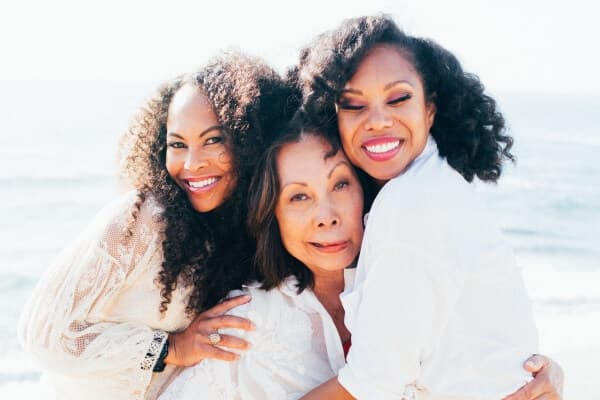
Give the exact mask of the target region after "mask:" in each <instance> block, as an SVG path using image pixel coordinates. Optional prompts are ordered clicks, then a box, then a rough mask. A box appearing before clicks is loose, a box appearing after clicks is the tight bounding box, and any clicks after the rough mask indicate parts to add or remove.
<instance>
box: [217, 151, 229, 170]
mask: <svg viewBox="0 0 600 400" xmlns="http://www.w3.org/2000/svg"><path fill="white" fill-rule="evenodd" d="M215 161H216V164H217V166H218V167H219V169H220V170H222V171H223V172H225V173H228V172H231V171H232V169H233V162H232V161H233V155H232V154H231V152H230V151H228V150H226V149H224V150H222V151H220V152H219V153H216V154H215Z"/></svg>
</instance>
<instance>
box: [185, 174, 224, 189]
mask: <svg viewBox="0 0 600 400" xmlns="http://www.w3.org/2000/svg"><path fill="white" fill-rule="evenodd" d="M220 179H221V177H218V176H211V177H209V178H205V179H202V180H193V181H192V180H186V181H185V183H186V186H187V187H188V189H189V190H190V191H191V192H194V193H197V192H205V191H208V190H210V189H212V188H213V187H214V186H215V185H216V184H217V182H218V181H219V180H220Z"/></svg>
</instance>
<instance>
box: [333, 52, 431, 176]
mask: <svg viewBox="0 0 600 400" xmlns="http://www.w3.org/2000/svg"><path fill="white" fill-rule="evenodd" d="M337 107H338V113H337V118H338V127H339V131H340V137H341V142H342V146H343V148H344V151H345V152H346V155H347V156H348V158H349V159H350V161H352V163H353V164H354V165H356V166H357V167H359V168H361V169H362V170H364V171H365V172H366V173H367V174H369V175H370V176H371V177H373V178H375V179H377V180H379V181H382V182H385V181H387V180H389V179H391V178H393V177H395V176H398V175H399V174H401V173H402V172H404V170H405V169H406V167H407V166H408V164H410V162H411V161H413V160H414V159H415V158H416V157H417V156H418V155H419V154H420V153H421V152H422V151H423V149H424V147H425V144H426V143H427V138H428V136H429V129H430V128H431V125H432V124H433V118H434V115H435V106H434V105H433V104H430V103H427V102H426V100H425V93H424V91H423V85H422V83H421V77H420V76H419V74H418V73H417V72H416V71H415V69H414V67H413V65H412V64H411V62H409V61H408V60H407V59H406V58H405V57H404V56H403V55H402V53H401V52H400V51H399V50H398V49H396V48H394V47H391V46H386V45H379V46H376V47H374V48H373V50H372V51H370V52H369V53H368V54H367V56H366V57H365V58H364V59H363V60H362V62H361V63H360V64H359V66H358V69H357V70H356V73H355V74H354V76H352V79H350V80H349V81H348V82H347V83H346V86H345V88H344V91H343V93H342V95H341V96H340V99H339V101H338V104H337Z"/></svg>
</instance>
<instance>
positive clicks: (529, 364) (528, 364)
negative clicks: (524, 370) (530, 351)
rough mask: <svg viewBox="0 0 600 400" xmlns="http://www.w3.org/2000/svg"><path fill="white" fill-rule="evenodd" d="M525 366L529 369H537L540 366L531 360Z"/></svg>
mask: <svg viewBox="0 0 600 400" xmlns="http://www.w3.org/2000/svg"><path fill="white" fill-rule="evenodd" d="M525 364H526V365H527V366H528V367H529V368H537V366H538V365H537V363H536V362H535V361H531V360H529V361H527V362H526V363H525Z"/></svg>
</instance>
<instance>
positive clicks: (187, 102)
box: [167, 84, 218, 126]
mask: <svg viewBox="0 0 600 400" xmlns="http://www.w3.org/2000/svg"><path fill="white" fill-rule="evenodd" d="M217 122H218V121H217V116H216V114H215V113H214V111H213V107H212V104H211V102H210V100H209V99H208V97H207V96H206V95H205V94H204V92H202V90H201V89H200V88H199V87H197V86H194V85H192V84H186V85H183V86H182V87H181V88H180V89H179V90H177V92H175V94H174V95H173V98H172V100H171V104H169V111H168V115H167V125H170V126H174V125H175V126H177V125H181V124H184V125H189V124H195V123H197V124H200V125H204V124H217Z"/></svg>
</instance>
